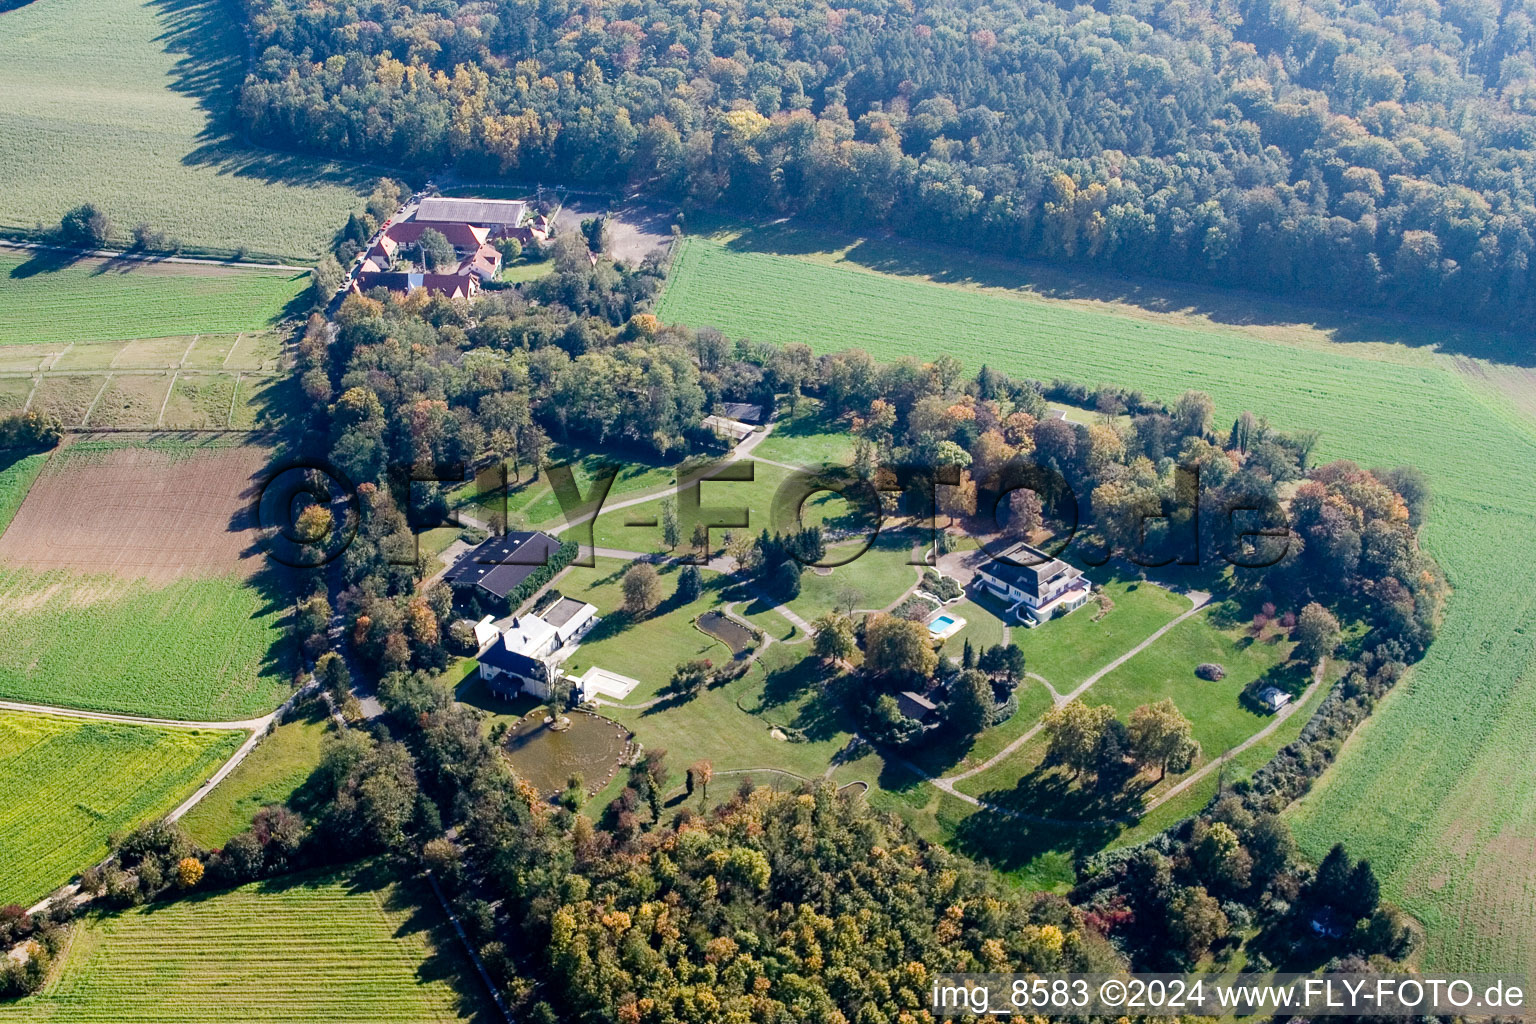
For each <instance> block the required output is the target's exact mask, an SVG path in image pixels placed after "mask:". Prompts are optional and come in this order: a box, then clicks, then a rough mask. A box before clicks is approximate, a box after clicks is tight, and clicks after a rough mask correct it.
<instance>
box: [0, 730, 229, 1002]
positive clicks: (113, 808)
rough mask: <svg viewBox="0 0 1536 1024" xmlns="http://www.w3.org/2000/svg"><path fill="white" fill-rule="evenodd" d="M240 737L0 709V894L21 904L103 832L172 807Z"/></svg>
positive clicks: (75, 865) (81, 858)
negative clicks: (0, 794)
mask: <svg viewBox="0 0 1536 1024" xmlns="http://www.w3.org/2000/svg"><path fill="white" fill-rule="evenodd" d="M244 739H245V734H244V733H242V732H239V731H230V730H202V729H175V728H158V727H155V726H143V725H124V724H120V723H116V722H91V721H86V720H84V719H76V718H58V717H54V716H52V715H33V714H25V715H23V714H13V713H10V712H0V789H3V790H4V792H5V793H6V794H7V796H6V799H5V800H4V801H3V802H0V904H8V903H21V904H22V905H23V906H28V905H30V904H32V903H33V902H34V901H36V900H38V899H40V898H41V897H43V896H44V895H46V894H47V893H48V892H50V891H51V890H53V889H54V888H56V887H58V886H60V885H63V884H64V883H65V882H67V881H69V879H70V877H71V876H73V875H74V874H75V873H76V872H77V871H80V870H82V869H84V868H86V867H88V866H89V865H91V864H94V863H96V862H97V861H98V860H100V859H101V858H102V857H105V856H106V854H107V838H108V836H110V835H111V834H112V833H114V832H121V831H125V830H127V829H130V828H133V827H134V826H135V825H138V824H140V823H141V822H144V821H147V820H149V819H151V818H153V817H155V816H156V815H159V814H164V813H165V812H167V811H169V810H171V809H172V808H173V807H175V806H176V804H177V803H178V802H180V801H181V800H183V799H185V798H186V797H187V796H189V795H191V793H192V792H193V791H194V790H195V789H197V787H198V786H200V785H201V784H202V782H203V780H204V779H206V778H207V777H208V776H209V775H212V774H213V772H214V771H215V770H217V768H218V766H219V765H220V764H222V763H223V762H224V761H225V760H227V759H228V758H229V756H230V755H231V754H233V753H234V752H235V748H237V747H238V746H239V745H240V744H241V742H242V741H243V740H244ZM3 1012H4V1011H3V1009H0V1014H3Z"/></svg>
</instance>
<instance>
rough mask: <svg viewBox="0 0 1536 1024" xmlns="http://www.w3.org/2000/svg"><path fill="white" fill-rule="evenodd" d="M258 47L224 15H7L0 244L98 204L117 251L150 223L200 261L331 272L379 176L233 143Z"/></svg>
mask: <svg viewBox="0 0 1536 1024" xmlns="http://www.w3.org/2000/svg"><path fill="white" fill-rule="evenodd" d="M245 48H246V44H245V41H244V39H243V37H242V36H241V33H240V29H239V21H238V19H236V18H233V17H230V15H229V13H228V12H227V10H226V9H225V8H224V7H223V6H222V5H221V4H219V3H218V2H217V0H198V2H194V3H188V4H179V5H176V6H174V7H168V6H165V5H161V4H156V3H150V2H144V0H105V2H101V0H34V2H32V3H28V4H24V5H22V6H21V7H19V8H18V9H16V10H13V11H8V12H6V13H5V14H0V94H3V95H5V96H6V97H7V99H8V101H9V102H7V103H6V104H5V109H4V110H3V111H0V181H4V182H5V183H6V187H5V191H4V195H3V196H0V229H10V230H12V231H23V232H27V231H31V230H32V229H33V227H34V225H35V224H37V223H38V222H42V223H44V224H56V223H57V222H58V220H59V216H60V215H61V214H62V213H64V211H65V210H67V209H69V208H71V207H73V206H75V205H77V204H79V203H82V202H87V201H90V202H94V203H96V204H97V205H98V206H99V207H100V208H101V209H102V210H103V211H105V212H106V214H107V216H108V217H110V218H111V220H112V222H113V224H114V226H115V230H114V232H113V235H114V237H115V239H117V240H126V239H127V238H128V237H129V231H130V229H132V227H133V226H134V224H136V223H138V222H140V221H144V222H147V223H149V224H150V225H151V226H152V227H153V228H155V229H156V230H159V231H163V232H165V233H166V234H168V235H171V236H174V237H176V238H179V239H180V240H181V241H182V243H183V244H184V245H185V246H186V247H187V248H188V249H189V250H195V251H198V252H207V253H212V254H216V255H228V254H230V253H232V252H234V251H236V250H241V249H244V250H248V251H249V252H250V254H252V255H253V256H259V257H282V258H286V259H299V260H312V259H316V258H318V257H319V256H320V254H321V253H322V252H323V251H324V250H325V248H326V247H327V245H328V244H329V242H330V238H331V233H332V232H333V231H335V230H336V226H337V225H339V224H341V223H343V222H345V221H346V219H347V214H348V213H349V212H351V211H352V210H353V209H355V208H358V207H360V205H361V202H360V196H362V195H364V194H366V193H367V192H368V190H369V188H371V187H372V182H373V180H374V179H376V178H377V176H378V174H377V172H367V171H364V170H362V169H359V168H350V167H343V166H339V165H336V164H328V163H325V162H324V161H320V160H316V159H311V158H305V157H298V156H292V155H288V154H276V153H266V152H263V151H260V150H255V149H252V148H250V147H247V146H245V145H243V144H242V143H241V142H240V141H239V140H238V139H236V138H235V137H233V136H232V135H230V134H229V132H228V128H227V126H226V124H225V123H224V121H223V118H224V116H225V112H226V111H227V109H228V105H229V103H230V100H231V97H232V96H233V95H234V94H235V92H236V91H237V90H238V87H239V84H240V81H241V79H242V78H243V77H244V60H245ZM201 326H203V327H210V329H211V325H208V324H203V325H201ZM239 326H253V325H249V324H241V325H239Z"/></svg>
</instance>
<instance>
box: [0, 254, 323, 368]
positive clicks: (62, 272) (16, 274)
mask: <svg viewBox="0 0 1536 1024" xmlns="http://www.w3.org/2000/svg"><path fill="white" fill-rule="evenodd" d="M31 261H32V257H30V256H26V255H22V254H19V253H15V252H0V346H12V345H52V346H54V347H55V348H57V349H58V350H59V352H60V356H59V357H58V358H57V362H58V364H59V365H58V367H57V368H58V369H61V370H64V369H75V368H82V367H77V366H75V365H74V363H75V362H76V359H75V354H74V353H69V354H65V352H64V350H65V349H66V348H67V347H68V346H71V345H80V344H86V343H90V342H102V341H129V340H132V339H139V338H147V339H169V338H175V337H183V338H184V340H183V341H182V342H181V344H180V345H175V346H174V348H175V350H176V351H175V353H173V354H172V355H171V358H167V359H164V360H158V361H156V362H155V364H154V365H161V366H165V365H170V364H171V363H174V362H176V361H177V359H178V358H179V355H180V353H181V352H182V351H183V350H185V349H187V348H188V347H189V346H190V344H191V342H192V340H193V339H194V338H195V337H197V336H198V335H199V334H207V335H210V336H212V335H236V334H238V333H239V332H242V331H250V332H261V331H263V330H264V329H266V328H268V327H270V326H271V324H272V323H273V321H275V320H277V319H278V318H279V317H281V316H282V315H283V311H284V308H285V307H286V306H287V305H288V303H290V302H292V301H293V299H294V297H295V296H297V295H298V294H299V293H300V292H301V291H303V290H304V289H305V288H307V287H308V286H309V275H308V274H307V273H297V274H296V273H293V272H291V271H285V270H246V269H236V268H230V267H210V266H188V265H176V264H139V263H128V264H112V265H111V267H112V268H114V269H108V267H109V265H108V264H107V263H106V262H105V261H103V260H78V261H75V262H73V263H70V264H67V265H63V266H58V267H51V268H49V269H46V270H39V271H38V272H36V273H32V272H29V271H28V270H27V269H26V268H27V267H28V265H29V264H30V263H31ZM113 355H114V356H116V355H118V353H117V352H114V353H113ZM127 356H128V360H127V362H120V363H119V365H122V366H131V365H133V363H134V359H133V353H131V352H130V353H127ZM26 368H28V369H35V367H26ZM90 368H92V369H96V368H104V367H98V366H92V367H90Z"/></svg>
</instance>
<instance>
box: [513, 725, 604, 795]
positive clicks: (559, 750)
mask: <svg viewBox="0 0 1536 1024" xmlns="http://www.w3.org/2000/svg"><path fill="white" fill-rule="evenodd" d="M548 716H549V712H548V711H547V710H546V709H544V708H538V709H536V710H534V711H530V712H529V713H528V714H526V715H524V716H523V717H522V718H520V719H519V720H518V721H517V722H516V723H515V724H514V725H513V726H512V727H511V728H510V729H508V730H507V739H506V742H505V744H504V745H505V747H506V751H507V758H508V760H510V761H511V762H512V769H513V771H515V772H517V774H518V775H519V776H521V777H522V778H524V779H527V780H528V782H529V783H530V784H532V785H533V786H534V788H536V789H537V790H538V791H539V792H540V793H544V794H546V795H552V794H555V793H559V792H561V791H563V790H564V789H565V786H566V782H567V781H568V780H569V779H570V777H571V776H572V775H580V776H581V780H582V782H583V783H584V784H585V788H586V791H587V793H588V794H589V795H590V794H592V793H596V792H597V791H598V790H600V789H602V788H603V786H605V785H606V784H607V783H608V781H609V780H610V779H612V778H613V775H614V773H615V772H616V771H618V769H619V766H620V765H621V764H622V763H623V761H624V759H625V757H626V756H627V755H628V753H629V751H630V749H631V746H632V740H633V736H632V735H631V733H630V731H629V730H628V729H626V728H624V727H623V726H622V725H619V724H618V723H617V722H613V721H610V720H608V719H606V718H603V717H602V716H600V715H594V714H592V713H590V712H587V711H572V712H569V713H568V715H567V718H568V719H569V721H570V725H569V727H568V728H565V729H556V728H554V727H553V726H552V723H550V722H546V721H545V719H546V718H547V717H548Z"/></svg>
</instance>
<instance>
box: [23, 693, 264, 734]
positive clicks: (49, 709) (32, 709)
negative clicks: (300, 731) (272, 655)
mask: <svg viewBox="0 0 1536 1024" xmlns="http://www.w3.org/2000/svg"><path fill="white" fill-rule="evenodd" d="M0 711H13V712H17V713H19V714H26V715H52V716H54V717H55V718H82V719H86V720H89V721H92V722H115V723H118V724H120V725H156V726H162V727H166V728H172V729H214V730H222V731H226V732H237V731H239V730H242V729H254V728H256V727H257V726H258V725H260V724H261V723H263V722H265V721H267V720H268V719H270V718H271V717H272V715H265V716H263V717H261V718H244V719H241V720H239V721H236V722H190V721H186V720H183V719H179V718H150V717H147V716H144V715H126V714H121V713H119V712H115V711H90V710H88V709H85V708H61V707H55V706H53V705H51V704H31V703H28V702H26V701H19V700H0ZM275 713H276V712H274V713H273V714H275Z"/></svg>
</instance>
